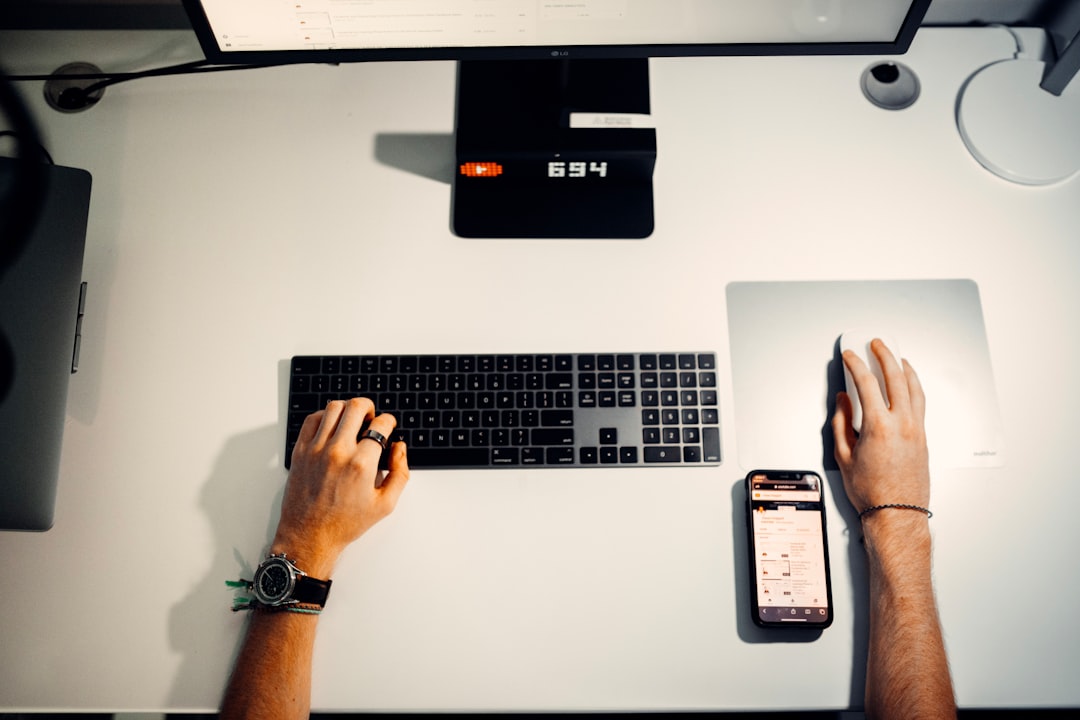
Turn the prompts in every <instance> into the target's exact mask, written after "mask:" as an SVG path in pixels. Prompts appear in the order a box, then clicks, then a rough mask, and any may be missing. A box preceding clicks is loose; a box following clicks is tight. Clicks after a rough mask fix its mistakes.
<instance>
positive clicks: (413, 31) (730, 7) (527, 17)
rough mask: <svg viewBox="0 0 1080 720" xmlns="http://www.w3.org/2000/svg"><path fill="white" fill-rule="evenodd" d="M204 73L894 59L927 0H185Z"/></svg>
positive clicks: (902, 50)
mask: <svg viewBox="0 0 1080 720" xmlns="http://www.w3.org/2000/svg"><path fill="white" fill-rule="evenodd" d="M184 3H185V5H186V7H187V9H188V13H189V15H190V16H191V19H192V24H193V26H194V27H195V30H196V32H197V33H198V35H199V38H200V41H201V43H202V45H203V49H204V50H205V51H206V53H207V59H208V60H211V61H213V62H225V63H227V62H251V61H274V62H289V61H294V62H320V61H324V60H325V61H332V62H338V61H342V62H344V61H349V60H377V59H457V60H463V59H477V58H484V57H493V56H496V55H497V56H500V57H505V58H516V59H540V58H544V57H551V56H552V55H553V54H556V53H561V54H562V55H561V56H563V57H567V56H569V57H576V58H586V57H655V56H672V55H734V54H747V55H760V54H802V53H805V54H820V53H829V54H838V53H843V54H852V53H856V54H864V53H874V52H890V51H891V52H904V51H905V50H906V48H907V45H908V44H910V42H911V38H912V37H913V35H914V32H915V29H916V28H917V26H918V24H919V22H921V20H922V17H923V15H924V14H925V12H926V8H927V6H928V5H929V3H930V0H184Z"/></svg>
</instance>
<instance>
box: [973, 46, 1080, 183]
mask: <svg viewBox="0 0 1080 720" xmlns="http://www.w3.org/2000/svg"><path fill="white" fill-rule="evenodd" d="M1045 69H1046V63H1044V62H1041V61H1038V60H1027V59H1021V60H1003V61H1001V62H997V63H994V64H992V65H988V66H987V67H985V68H983V69H982V70H980V71H979V72H977V73H976V74H975V75H973V76H972V77H971V78H970V79H969V80H968V82H967V84H966V85H965V86H964V88H963V90H961V92H960V98H959V101H958V102H957V109H956V124H957V128H958V129H959V130H960V136H961V137H962V138H963V140H964V144H965V145H966V146H967V148H968V150H969V151H970V152H971V154H972V155H973V156H974V157H975V159H976V160H978V161H979V163H980V164H982V166H983V167H985V168H986V169H988V170H990V171H991V172H993V173H994V174H995V175H998V176H999V177H1002V178H1004V179H1006V180H1009V181H1011V182H1015V183H1020V184H1023V185H1049V184H1051V183H1056V182H1061V181H1063V180H1067V179H1068V178H1070V177H1073V176H1075V175H1076V174H1077V172H1078V171H1080V132H1078V131H1077V128H1080V84H1078V83H1072V86H1071V87H1069V88H1066V90H1065V92H1063V93H1062V94H1061V95H1060V96H1056V95H1053V94H1051V93H1049V92H1047V91H1046V90H1043V89H1042V88H1040V87H1039V83H1040V82H1041V81H1042V78H1043V74H1044V72H1045Z"/></svg>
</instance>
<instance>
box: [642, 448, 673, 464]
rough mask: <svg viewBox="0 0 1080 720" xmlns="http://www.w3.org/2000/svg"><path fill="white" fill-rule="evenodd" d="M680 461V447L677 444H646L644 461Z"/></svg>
mask: <svg viewBox="0 0 1080 720" xmlns="http://www.w3.org/2000/svg"><path fill="white" fill-rule="evenodd" d="M681 461H682V449H681V448H680V447H679V446H678V445H647V446H646V447H645V462H647V463H677V462H681Z"/></svg>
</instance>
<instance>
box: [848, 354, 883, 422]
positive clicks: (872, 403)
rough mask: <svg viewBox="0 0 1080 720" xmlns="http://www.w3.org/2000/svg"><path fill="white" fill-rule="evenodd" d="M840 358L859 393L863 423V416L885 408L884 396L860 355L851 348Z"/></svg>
mask: <svg viewBox="0 0 1080 720" xmlns="http://www.w3.org/2000/svg"><path fill="white" fill-rule="evenodd" d="M842 359H843V361H844V366H845V367H847V369H848V372H850V373H851V379H852V380H854V381H855V390H856V392H858V394H859V404H860V405H862V412H863V418H864V423H865V418H866V416H867V415H868V414H869V413H872V412H874V411H882V410H885V398H884V397H882V395H881V387H880V386H879V385H878V381H877V378H876V377H874V373H872V372H870V368H868V367H867V366H866V363H865V362H863V359H862V358H861V357H859V356H858V355H857V354H856V353H855V352H853V351H851V350H845V351H844V354H843V358H842Z"/></svg>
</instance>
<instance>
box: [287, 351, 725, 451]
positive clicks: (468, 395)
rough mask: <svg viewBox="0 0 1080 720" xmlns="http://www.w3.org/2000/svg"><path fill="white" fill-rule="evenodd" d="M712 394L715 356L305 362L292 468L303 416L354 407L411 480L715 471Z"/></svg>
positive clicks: (292, 433)
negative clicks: (562, 471)
mask: <svg viewBox="0 0 1080 720" xmlns="http://www.w3.org/2000/svg"><path fill="white" fill-rule="evenodd" d="M716 384H717V383H716V354H715V353H710V352H684V353H621V354H620V353H612V354H551V355H544V354H539V355H533V354H530V355H362V356H354V355H347V356H340V355H325V356H297V357H294V358H293V359H292V370H291V378H290V382H289V401H288V407H289V413H288V427H287V430H286V441H285V466H286V467H289V464H290V459H291V457H292V448H293V445H294V444H295V443H296V439H297V437H298V436H299V434H300V427H301V426H302V425H303V422H304V418H305V417H306V416H307V415H309V414H310V413H312V412H314V411H316V410H320V409H322V408H324V407H325V406H326V404H327V403H328V402H330V401H331V400H338V399H347V398H350V397H356V396H364V397H368V398H371V399H372V400H373V401H374V402H375V406H376V408H377V410H378V412H389V413H393V414H394V416H395V417H397V420H398V429H397V431H396V437H395V439H397V440H404V441H405V442H406V443H407V446H408V452H409V466H410V467H412V468H506V467H613V466H618V467H647V466H660V465H663V466H673V465H675V466H691V467H692V466H701V465H717V464H719V463H720V457H721V456H720V417H719V408H718V403H717V387H716ZM384 460H385V457H384Z"/></svg>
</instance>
